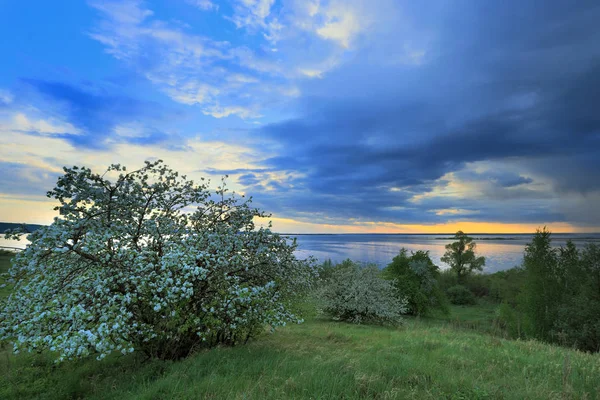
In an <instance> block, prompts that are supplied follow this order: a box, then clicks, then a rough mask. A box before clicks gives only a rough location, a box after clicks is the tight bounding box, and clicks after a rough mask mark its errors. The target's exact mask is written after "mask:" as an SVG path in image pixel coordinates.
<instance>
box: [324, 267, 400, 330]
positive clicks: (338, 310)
mask: <svg viewBox="0 0 600 400" xmlns="http://www.w3.org/2000/svg"><path fill="white" fill-rule="evenodd" d="M380 275H381V274H380V271H379V269H378V268H377V267H376V266H368V267H360V266H359V265H358V264H355V263H349V262H346V263H345V264H344V267H340V268H337V269H336V270H335V271H333V272H332V274H331V277H330V278H329V279H328V280H327V284H326V285H324V286H323V287H322V288H321V289H320V297H321V299H322V301H323V310H322V311H323V312H324V313H325V314H327V315H329V316H331V317H332V318H333V319H334V320H338V321H347V322H353V323H358V324H360V323H363V322H374V323H394V324H395V323H400V322H401V321H402V319H401V315H402V314H404V313H406V300H405V299H401V298H399V297H398V296H397V291H396V289H395V288H394V286H393V285H392V284H391V283H390V282H389V281H386V280H384V279H382V278H381V276H380Z"/></svg>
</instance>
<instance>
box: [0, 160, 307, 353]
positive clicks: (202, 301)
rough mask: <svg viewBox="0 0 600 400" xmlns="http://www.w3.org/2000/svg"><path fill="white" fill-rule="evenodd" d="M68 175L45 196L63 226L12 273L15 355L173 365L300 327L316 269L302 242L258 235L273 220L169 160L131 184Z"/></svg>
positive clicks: (121, 175)
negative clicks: (294, 309) (141, 357)
mask: <svg viewBox="0 0 600 400" xmlns="http://www.w3.org/2000/svg"><path fill="white" fill-rule="evenodd" d="M64 171H65V174H64V176H62V177H60V178H59V180H58V183H57V185H56V188H55V189H53V190H52V191H50V192H48V196H49V197H52V198H55V199H57V200H58V201H59V202H60V204H61V206H60V208H61V216H60V217H57V218H55V220H54V222H53V223H52V224H51V225H50V226H47V227H43V228H41V229H39V230H37V231H35V232H34V233H32V234H31V235H29V237H28V238H29V240H30V242H31V244H30V245H28V246H27V248H26V249H25V250H24V251H22V252H21V253H19V254H18V255H17V256H15V258H14V265H13V267H12V268H11V269H10V271H9V282H11V283H14V289H13V291H12V293H11V295H10V296H9V297H8V298H7V299H5V300H4V301H3V302H2V304H1V305H2V311H1V312H0V340H8V341H11V342H13V349H14V351H15V352H19V351H22V350H28V351H32V350H39V349H43V348H46V349H50V350H51V351H53V352H55V354H56V358H57V360H58V361H63V360H67V359H74V358H81V357H86V356H88V355H90V354H95V355H96V358H97V359H98V360H102V359H103V358H105V357H106V355H108V354H110V353H112V352H117V351H118V352H121V353H123V354H125V353H128V352H133V351H142V352H145V353H147V354H148V355H150V356H155V357H167V358H169V357H170V358H174V357H180V356H182V355H186V354H188V353H189V350H190V349H191V348H194V347H195V346H197V345H198V344H199V343H204V345H214V344H217V343H218V342H225V343H234V342H238V341H244V340H245V339H246V338H247V337H248V336H250V335H252V333H253V332H255V331H256V330H260V329H261V327H263V326H265V325H269V326H271V327H272V328H273V327H276V326H280V325H284V324H285V323H286V321H294V322H296V321H299V318H298V317H297V316H295V315H293V313H291V312H290V308H289V303H290V301H291V298H292V296H293V295H294V294H295V293H297V292H299V291H301V290H304V289H306V288H307V286H308V285H309V283H310V278H311V275H312V271H313V268H312V266H311V263H310V261H300V260H297V259H296V258H295V257H294V255H293V251H294V249H295V243H294V244H291V245H290V244H288V243H287V242H286V238H284V237H281V236H279V235H277V234H274V233H272V232H271V231H270V230H269V229H264V228H260V229H256V227H255V225H254V218H256V217H265V216H266V215H265V214H264V213H262V212H261V211H259V210H257V209H254V208H251V207H250V202H249V201H248V200H245V201H240V199H238V198H237V197H236V196H235V194H229V193H228V191H227V189H225V185H224V182H223V184H222V186H221V188H220V189H219V190H217V191H216V192H211V191H210V190H209V186H208V183H207V182H205V181H203V182H202V183H201V184H199V185H198V184H195V183H194V182H192V181H190V180H188V179H186V178H185V177H184V176H179V175H178V174H177V173H176V172H174V171H172V170H170V169H169V168H168V167H166V166H164V165H163V164H162V162H161V161H158V162H154V163H150V162H147V164H146V166H145V167H143V168H142V169H140V170H138V171H133V172H128V173H126V172H125V167H122V166H120V165H112V166H111V167H109V169H108V171H107V173H106V174H105V175H99V174H95V173H93V172H92V171H91V170H90V169H88V168H81V167H73V168H65V169H64ZM115 174H116V175H118V176H117V177H116V180H114V181H110V180H108V178H106V176H110V175H115ZM189 209H193V210H194V211H192V212H189V211H186V210H189ZM11 235H12V236H14V235H15V234H14V233H13V234H11Z"/></svg>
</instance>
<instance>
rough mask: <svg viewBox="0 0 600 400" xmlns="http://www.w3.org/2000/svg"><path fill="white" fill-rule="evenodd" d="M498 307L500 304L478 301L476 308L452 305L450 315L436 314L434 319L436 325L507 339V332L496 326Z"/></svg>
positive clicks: (483, 300)
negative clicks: (438, 323)
mask: <svg viewBox="0 0 600 400" xmlns="http://www.w3.org/2000/svg"><path fill="white" fill-rule="evenodd" d="M498 307H499V304H498V303H494V302H491V301H487V300H485V299H478V300H477V305H474V306H458V305H450V314H447V315H444V314H435V315H434V316H433V318H432V319H433V320H435V322H436V323H437V322H444V323H446V324H447V325H450V326H451V327H453V328H459V329H469V330H475V331H478V332H483V333H488V334H492V335H495V336H501V337H506V332H504V331H503V330H502V329H500V328H499V327H498V326H497V324H496V311H497V309H498Z"/></svg>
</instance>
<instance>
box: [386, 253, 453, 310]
mask: <svg viewBox="0 0 600 400" xmlns="http://www.w3.org/2000/svg"><path fill="white" fill-rule="evenodd" d="M439 275H440V273H439V268H438V267H437V265H435V264H434V263H433V261H431V258H430V257H429V252H427V251H422V250H419V251H417V252H416V253H415V252H413V253H412V254H411V255H410V256H409V255H408V251H407V250H406V249H404V248H403V249H401V250H400V253H399V254H398V255H397V256H396V257H394V259H393V260H392V262H391V263H390V264H389V265H388V266H387V267H386V268H385V269H384V270H383V276H384V277H385V278H386V279H389V280H391V281H392V282H393V283H394V286H395V287H396V289H397V290H398V294H399V295H400V296H405V297H406V299H407V301H408V312H409V313H410V314H413V315H423V314H429V313H430V312H431V311H432V310H433V309H438V310H441V311H443V312H448V307H447V304H446V303H447V300H446V297H445V296H444V292H443V291H442V290H441V289H440V286H439V283H438V277H439Z"/></svg>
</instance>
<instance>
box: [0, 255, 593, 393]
mask: <svg viewBox="0 0 600 400" xmlns="http://www.w3.org/2000/svg"><path fill="white" fill-rule="evenodd" d="M9 257H10V254H9V253H6V252H2V253H0V272H5V271H6V270H7V268H8V265H9ZM1 283H2V278H0V284H1ZM8 291H9V288H7V287H5V288H2V289H0V296H5V295H7V294H8ZM496 307H497V306H496V305H495V304H493V303H486V302H482V301H480V303H479V304H478V305H476V306H464V307H461V306H454V307H453V308H452V312H451V315H450V316H445V317H438V318H421V319H417V318H407V319H406V322H405V324H404V325H403V326H401V327H399V328H391V327H381V326H368V325H363V326H359V325H351V324H347V323H338V322H332V321H328V320H325V319H321V318H319V317H318V316H317V315H316V312H315V309H314V306H312V305H311V304H306V306H305V307H304V308H305V313H306V314H307V321H306V322H305V323H304V324H301V325H294V326H288V327H285V328H283V329H279V330H277V331H276V332H275V333H273V334H270V333H267V332H265V334H264V335H263V336H262V337H259V338H257V339H255V340H253V341H251V342H250V343H248V345H246V346H238V347H234V348H231V347H221V348H216V349H213V350H205V351H200V352H198V353H197V354H194V355H192V356H190V357H188V358H187V359H185V360H183V361H179V362H166V361H145V360H143V359H142V357H141V356H140V355H136V354H133V355H129V356H116V355H115V356H113V357H109V358H108V359H107V360H104V361H102V362H99V361H96V360H95V359H93V358H92V359H89V360H85V361H80V362H73V363H64V364H61V365H58V366H56V365H55V364H53V362H52V360H51V358H50V357H49V356H48V354H39V355H33V354H20V355H12V354H11V353H10V351H9V349H8V348H6V347H5V348H4V349H1V350H0V399H29V398H37V399H69V398H72V399H76V398H90V399H198V398H203V399H228V398H231V399H287V398H304V399H340V398H345V399H354V398H357V399H358V398H365V399H377V398H379V399H515V400H516V399H519V400H521V399H544V400H546V399H583V398H586V399H590V400H592V399H600V355H599V354H586V353H582V352H578V351H574V350H570V349H566V348H562V347H557V346H552V345H548V344H542V343H538V342H534V341H514V340H505V339H501V338H498V337H495V336H492V335H491V334H490V333H493V332H489V331H488V332H487V333H486V332H485V331H486V329H485V327H489V326H490V320H491V319H492V318H493V317H494V314H495V308H496ZM467 328H468V329H467Z"/></svg>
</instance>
